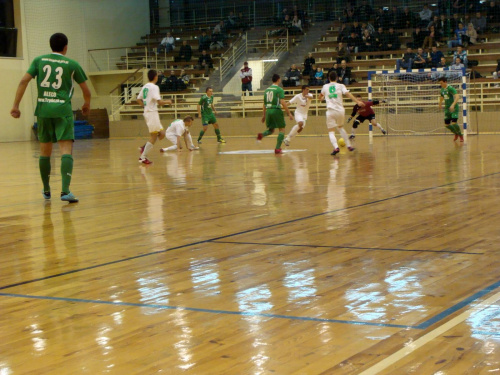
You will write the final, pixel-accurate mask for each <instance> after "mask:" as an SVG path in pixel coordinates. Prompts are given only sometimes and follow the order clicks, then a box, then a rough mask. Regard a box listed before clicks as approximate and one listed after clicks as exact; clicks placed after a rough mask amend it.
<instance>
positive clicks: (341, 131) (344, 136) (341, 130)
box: [339, 128, 351, 147]
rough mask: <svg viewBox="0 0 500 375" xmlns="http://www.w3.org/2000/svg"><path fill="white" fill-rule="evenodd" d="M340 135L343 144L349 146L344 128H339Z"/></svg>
mask: <svg viewBox="0 0 500 375" xmlns="http://www.w3.org/2000/svg"><path fill="white" fill-rule="evenodd" d="M339 132H340V135H341V136H342V138H344V141H345V144H346V145H347V147H351V141H350V140H349V137H348V136H347V132H346V131H345V129H344V128H339Z"/></svg>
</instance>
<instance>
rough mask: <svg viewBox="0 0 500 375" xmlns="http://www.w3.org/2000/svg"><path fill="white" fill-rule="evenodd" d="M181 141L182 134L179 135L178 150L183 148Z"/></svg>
mask: <svg viewBox="0 0 500 375" xmlns="http://www.w3.org/2000/svg"><path fill="white" fill-rule="evenodd" d="M181 142H182V139H181V136H180V135H178V136H177V150H178V151H180V150H182V143H181ZM186 147H187V146H186Z"/></svg>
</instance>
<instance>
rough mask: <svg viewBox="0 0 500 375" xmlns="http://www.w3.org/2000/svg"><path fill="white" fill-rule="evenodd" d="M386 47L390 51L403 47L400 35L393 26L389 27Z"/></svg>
mask: <svg viewBox="0 0 500 375" xmlns="http://www.w3.org/2000/svg"><path fill="white" fill-rule="evenodd" d="M386 48H387V50H388V51H396V50H398V49H400V48H401V42H400V41H399V36H398V35H397V34H396V33H395V32H394V29H393V28H392V27H391V28H390V29H389V33H388V34H387V36H386Z"/></svg>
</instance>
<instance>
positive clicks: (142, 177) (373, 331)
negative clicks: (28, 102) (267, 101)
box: [0, 135, 500, 375]
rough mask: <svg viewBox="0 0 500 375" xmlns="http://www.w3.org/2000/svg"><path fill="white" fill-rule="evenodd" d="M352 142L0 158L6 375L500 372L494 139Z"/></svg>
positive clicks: (499, 169)
mask: <svg viewBox="0 0 500 375" xmlns="http://www.w3.org/2000/svg"><path fill="white" fill-rule="evenodd" d="M358 138H359V139H358V141H357V144H356V147H357V149H356V151H354V152H353V153H348V152H347V150H346V149H343V150H342V151H341V153H340V155H339V156H338V157H332V156H330V152H331V146H330V144H329V140H328V138H327V137H305V136H302V137H300V136H299V137H297V138H296V139H295V141H294V142H293V144H292V146H291V147H290V148H289V149H291V150H295V151H294V152H289V153H286V154H284V155H278V156H276V155H274V154H271V153H268V154H265V153H264V154H263V153H256V151H263V150H272V149H273V148H274V144H275V139H264V140H263V142H262V143H261V144H260V145H258V144H256V143H255V141H254V139H250V138H229V139H228V140H227V141H228V142H227V144H226V145H217V143H216V141H215V139H214V138H207V139H206V140H205V142H204V143H203V147H202V149H201V150H199V151H195V152H186V151H185V150H183V152H180V153H175V152H173V153H169V154H160V153H159V152H158V149H159V147H158V146H159V145H158V144H157V146H156V147H155V149H154V150H153V151H154V152H153V153H152V156H151V159H152V160H153V161H154V163H153V164H152V165H150V166H142V165H139V163H138V162H137V159H138V151H137V147H138V146H140V145H141V144H142V142H143V140H141V139H136V140H112V141H108V140H92V141H79V142H77V143H76V150H75V169H74V173H73V183H72V191H73V192H74V193H75V195H77V196H78V197H79V198H80V200H81V201H80V203H77V204H73V205H69V204H67V203H63V202H61V201H60V200H58V199H57V195H58V191H59V185H60V177H59V165H60V163H59V157H58V154H57V155H56V157H55V158H53V162H52V163H53V166H52V188H53V195H55V196H56V198H54V199H53V200H52V202H44V201H43V198H42V195H41V193H40V192H41V183H40V181H39V173H38V160H37V158H38V151H37V148H38V145H37V144H35V143H6V144H1V148H2V151H3V152H2V154H3V155H4V158H2V160H1V161H0V168H1V171H2V179H1V181H0V186H1V188H0V189H1V190H0V191H1V198H0V233H1V235H0V250H1V259H2V261H1V262H0V374H2V375H7V374H8V375H11V374H156V373H161V374H184V373H186V374H231V375H233V374H235V375H239V374H279V375H282V374H285V375H288V374H308V375H309V374H440V375H444V374H447V375H449V374H452V375H453V374H497V373H499V372H500V352H499V350H500V253H499V240H500V229H499V224H500V200H499V196H500V136H488V135H482V136H470V137H469V139H468V142H467V144H466V145H463V146H461V145H458V144H454V143H453V141H452V136H451V135H450V136H446V137H445V136H434V137H418V136H416V137H388V138H381V137H376V138H374V140H373V144H371V145H370V144H369V142H368V138H367V137H358ZM160 145H164V146H163V147H165V146H166V145H168V142H167V141H166V140H165V141H164V142H162V143H160ZM244 150H247V152H242V151H244ZM232 151H239V153H238V152H236V153H227V154H226V153H224V152H232Z"/></svg>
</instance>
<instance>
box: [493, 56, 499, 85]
mask: <svg viewBox="0 0 500 375" xmlns="http://www.w3.org/2000/svg"><path fill="white" fill-rule="evenodd" d="M497 63H498V64H497V67H496V68H495V71H494V72H493V79H498V76H499V74H500V60H498V61H497ZM495 87H500V85H499V84H498V83H495Z"/></svg>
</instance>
